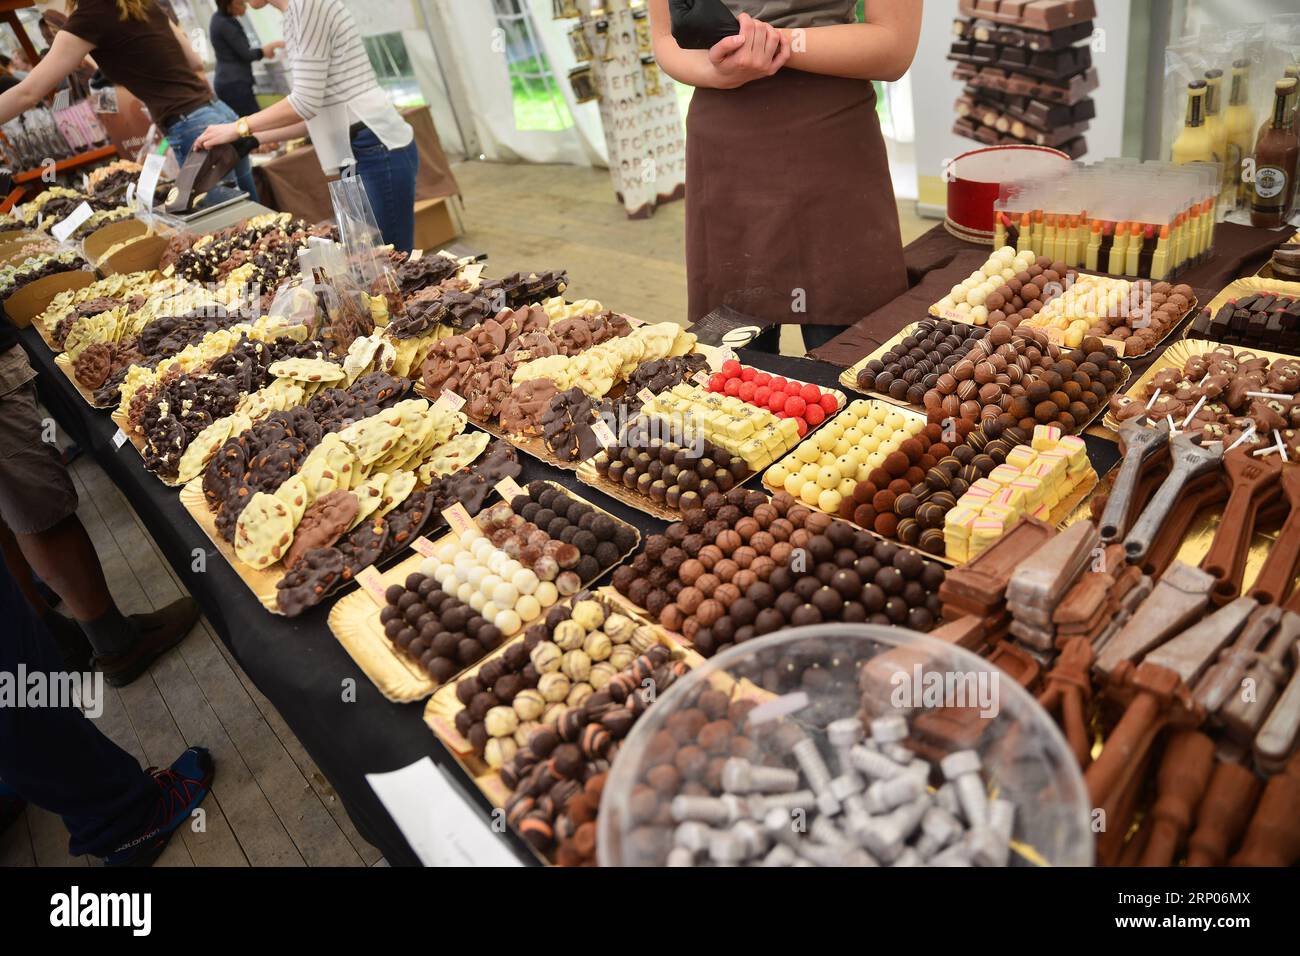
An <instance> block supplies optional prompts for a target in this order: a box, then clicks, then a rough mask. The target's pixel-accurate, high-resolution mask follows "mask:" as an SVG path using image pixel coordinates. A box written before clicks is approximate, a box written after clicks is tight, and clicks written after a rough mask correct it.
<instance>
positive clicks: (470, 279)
mask: <svg viewBox="0 0 1300 956" xmlns="http://www.w3.org/2000/svg"><path fill="white" fill-rule="evenodd" d="M482 274H483V263H481V262H475V263H471V264H470V265H467V266H466V267H465V268H464V269H462V270H461V273H460V277H461V278H462V279H464V280H465V281H466V282H467V283H468V284H469V286H470V287H471V288H473V287H475V286H477V285H478V278H479V276H481V275H482Z"/></svg>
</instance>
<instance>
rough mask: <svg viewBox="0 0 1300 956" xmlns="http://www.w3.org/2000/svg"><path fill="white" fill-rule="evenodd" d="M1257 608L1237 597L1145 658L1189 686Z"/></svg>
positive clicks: (1253, 603) (1251, 601) (1250, 600)
mask: <svg viewBox="0 0 1300 956" xmlns="http://www.w3.org/2000/svg"><path fill="white" fill-rule="evenodd" d="M1258 609H1259V605H1258V604H1256V603H1255V601H1254V600H1253V599H1252V598H1246V597H1244V598H1237V600H1235V601H1233V602H1232V603H1231V604H1225V605H1224V606H1223V607H1221V608H1219V609H1218V610H1217V611H1215V612H1214V613H1213V614H1210V615H1207V616H1206V617H1203V618H1201V620H1199V621H1197V622H1196V623H1195V624H1193V625H1192V626H1191V627H1189V628H1188V629H1187V630H1185V631H1183V632H1182V633H1181V634H1179V635H1178V636H1177V637H1173V638H1171V639H1169V640H1168V641H1165V643H1163V644H1161V645H1160V646H1159V647H1157V648H1155V649H1154V650H1153V651H1151V652H1150V653H1149V654H1147V656H1146V657H1145V658H1144V659H1145V660H1147V661H1150V662H1151V663H1152V664H1159V665H1160V666H1161V667H1167V668H1169V669H1170V670H1171V671H1173V672H1174V673H1175V674H1177V675H1178V676H1179V677H1181V678H1182V679H1183V681H1184V682H1186V683H1187V685H1188V686H1191V685H1192V684H1194V683H1195V682H1196V680H1197V679H1198V678H1199V677H1200V676H1201V674H1203V673H1204V672H1205V669H1206V668H1207V667H1209V666H1210V662H1211V661H1213V660H1214V658H1215V657H1216V656H1218V653H1219V651H1221V650H1223V648H1224V647H1226V646H1227V645H1228V643H1229V642H1230V641H1231V640H1232V639H1233V638H1234V637H1236V636H1237V632H1238V631H1240V630H1241V629H1242V628H1243V627H1244V626H1245V624H1246V621H1248V620H1249V619H1250V616H1251V614H1253V613H1254V612H1255V611H1256V610H1258Z"/></svg>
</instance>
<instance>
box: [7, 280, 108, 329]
mask: <svg viewBox="0 0 1300 956" xmlns="http://www.w3.org/2000/svg"><path fill="white" fill-rule="evenodd" d="M94 281H95V273H93V272H88V271H87V270H85V269H70V270H68V271H66V272H55V273H54V274H52V275H48V276H42V277H41V278H39V279H37V280H36V281H35V282H29V283H27V285H25V286H23V287H22V288H21V289H19V290H18V291H17V292H14V293H13V294H11V295H10V296H9V297H8V298H7V299H5V300H4V307H5V314H6V315H7V316H9V321H11V322H12V323H13V324H14V325H16V326H18V328H20V329H25V328H27V326H29V325H31V324H32V320H33V319H35V318H36V317H37V316H38V315H40V314H41V313H43V312H44V311H45V310H46V309H48V308H49V307H50V302H51V301H52V300H53V299H54V297H55V296H56V295H58V294H59V293H60V292H65V291H67V290H69V289H84V288H85V287H86V286H88V285H90V284H91V283H93V282H94ZM42 338H44V336H42ZM47 344H48V343H47Z"/></svg>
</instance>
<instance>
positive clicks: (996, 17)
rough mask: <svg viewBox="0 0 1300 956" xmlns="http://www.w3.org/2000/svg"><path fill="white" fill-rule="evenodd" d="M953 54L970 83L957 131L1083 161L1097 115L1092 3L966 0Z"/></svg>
mask: <svg viewBox="0 0 1300 956" xmlns="http://www.w3.org/2000/svg"><path fill="white" fill-rule="evenodd" d="M960 9H961V13H962V16H960V17H958V18H957V19H956V20H954V21H953V34H954V39H953V43H952V48H951V50H950V51H949V53H948V59H950V60H953V61H954V62H955V63H956V64H957V66H956V68H955V69H954V70H953V78H954V79H957V80H961V81H962V82H963V83H965V84H966V86H965V88H964V89H963V90H962V94H961V96H960V97H958V99H957V104H956V111H957V121H956V123H955V124H954V126H953V132H955V133H956V134H957V135H958V136H964V137H966V138H968V139H973V140H976V141H977V142H980V143H984V144H985V145H990V146H994V145H1014V144H1031V145H1036V146H1051V147H1053V148H1055V149H1059V150H1061V151H1062V152H1064V153H1066V154H1068V155H1069V156H1070V158H1072V159H1078V158H1079V157H1080V156H1082V155H1083V154H1084V153H1085V152H1087V150H1088V143H1087V140H1086V139H1085V138H1084V133H1085V132H1086V131H1087V129H1088V123H1089V121H1090V120H1092V119H1093V117H1094V116H1096V107H1095V106H1094V104H1093V100H1092V97H1091V96H1090V95H1089V94H1090V93H1091V92H1092V91H1093V90H1095V89H1096V88H1097V69H1096V67H1094V66H1093V65H1092V48H1091V46H1090V43H1089V41H1090V38H1091V37H1092V33H1093V25H1092V18H1093V17H1094V16H1096V9H1095V7H1094V6H1093V0H961V6H960Z"/></svg>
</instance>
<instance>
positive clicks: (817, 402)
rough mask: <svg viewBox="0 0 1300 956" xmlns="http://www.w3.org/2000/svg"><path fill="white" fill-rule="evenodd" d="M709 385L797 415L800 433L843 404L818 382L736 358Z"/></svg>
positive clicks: (776, 412) (786, 414) (782, 413)
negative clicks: (790, 377)
mask: <svg viewBox="0 0 1300 956" xmlns="http://www.w3.org/2000/svg"><path fill="white" fill-rule="evenodd" d="M706 388H708V390H709V391H710V392H717V393H720V394H723V395H732V396H735V397H736V398H739V399H740V400H741V401H742V402H747V403H748V404H750V405H753V406H755V407H756V408H766V409H767V410H768V411H770V412H771V413H772V414H774V415H779V416H781V417H782V418H793V419H794V420H795V422H796V423H797V424H798V426H799V436H800V437H803V436H804V435H806V434H808V429H809V428H816V427H817V426H818V425H820V424H821V423H822V422H823V421H825V419H826V416H827V415H831V414H833V413H834V412H835V411H836V410H837V409H838V408H839V407H840V403H839V399H838V398H836V396H835V395H833V394H831V393H830V392H825V393H823V392H822V390H821V389H819V388H818V387H817V386H816V385H812V384H808V383H802V382H792V381H788V380H786V379H785V378H783V377H782V376H780V375H770V374H768V373H767V372H764V371H762V370H761V369H757V368H754V367H753V366H750V365H741V364H740V362H738V361H736V360H735V359H727V360H726V361H725V362H723V363H722V366H721V367H720V368H719V369H718V371H716V372H714V373H713V374H712V375H710V376H709V382H708V385H707V386H706Z"/></svg>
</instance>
